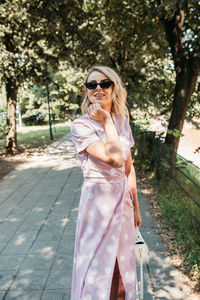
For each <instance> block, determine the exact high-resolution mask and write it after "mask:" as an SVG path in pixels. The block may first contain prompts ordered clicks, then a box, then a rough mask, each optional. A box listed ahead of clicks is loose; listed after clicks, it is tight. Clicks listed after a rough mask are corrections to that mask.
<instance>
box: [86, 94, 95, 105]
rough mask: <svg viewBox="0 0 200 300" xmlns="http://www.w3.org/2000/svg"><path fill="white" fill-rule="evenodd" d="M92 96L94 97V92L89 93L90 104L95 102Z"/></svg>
mask: <svg viewBox="0 0 200 300" xmlns="http://www.w3.org/2000/svg"><path fill="white" fill-rule="evenodd" d="M92 95H93V93H92V92H90V91H89V92H87V96H88V98H89V100H90V102H91V103H93V102H94V99H93V97H92Z"/></svg>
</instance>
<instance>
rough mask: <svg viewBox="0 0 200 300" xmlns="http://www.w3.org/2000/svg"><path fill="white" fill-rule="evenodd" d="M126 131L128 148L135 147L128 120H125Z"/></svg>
mask: <svg viewBox="0 0 200 300" xmlns="http://www.w3.org/2000/svg"><path fill="white" fill-rule="evenodd" d="M127 130H128V134H129V145H130V148H132V147H133V146H134V145H135V141H134V138H133V134H132V130H131V126H130V124H129V122H128V120H127Z"/></svg>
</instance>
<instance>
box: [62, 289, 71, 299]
mask: <svg viewBox="0 0 200 300" xmlns="http://www.w3.org/2000/svg"><path fill="white" fill-rule="evenodd" d="M70 298H71V289H67V291H66V293H65V295H64V298H63V300H70Z"/></svg>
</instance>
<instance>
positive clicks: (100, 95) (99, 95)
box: [94, 94, 105, 98]
mask: <svg viewBox="0 0 200 300" xmlns="http://www.w3.org/2000/svg"><path fill="white" fill-rule="evenodd" d="M104 96H105V95H104V94H95V95H94V97H99V98H101V97H104Z"/></svg>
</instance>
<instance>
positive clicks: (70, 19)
mask: <svg viewBox="0 0 200 300" xmlns="http://www.w3.org/2000/svg"><path fill="white" fill-rule="evenodd" d="M81 3H82V1H81V0H80V1H78V0H76V1H71V0H64V1H61V0H58V1H51V2H49V1H46V0H43V1H38V0H33V1H31V2H30V1H29V0H24V1H9V0H4V1H1V4H0V13H1V21H0V27H1V40H0V49H1V54H0V71H1V78H0V80H1V82H5V85H6V92H7V134H6V145H5V147H6V150H7V152H12V153H15V152H17V151H18V146H17V134H16V102H17V93H18V89H19V86H20V85H22V84H23V83H24V82H25V81H28V80H29V81H30V80H31V81H32V82H34V83H37V84H40V83H42V84H44V83H45V81H46V80H48V76H49V74H48V66H51V67H53V68H54V69H57V66H58V63H59V60H60V58H61V57H62V59H68V60H69V61H70V60H71V57H70V55H72V54H73V53H74V47H75V42H74V41H77V38H76V39H75V37H76V36H77V35H79V34H80V32H81V31H80V28H79V26H80V25H81V24H82V22H83V18H82V14H81V12H82V6H81V5H82V4H81ZM77 15H78V16H79V18H77V17H76V16H77ZM82 40H83V39H82V37H81V36H80V38H79V43H78V42H77V43H76V45H77V46H80V47H81V43H82ZM85 45H86V43H85Z"/></svg>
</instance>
